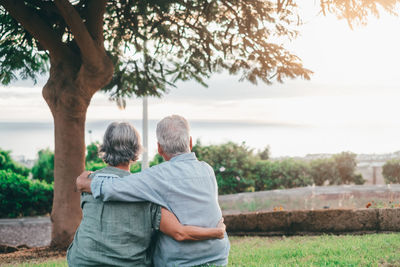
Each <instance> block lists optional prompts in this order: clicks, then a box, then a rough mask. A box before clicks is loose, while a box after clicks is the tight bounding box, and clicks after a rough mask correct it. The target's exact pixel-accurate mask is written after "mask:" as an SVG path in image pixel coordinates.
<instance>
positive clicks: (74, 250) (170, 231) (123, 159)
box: [67, 122, 225, 266]
mask: <svg viewBox="0 0 400 267" xmlns="http://www.w3.org/2000/svg"><path fill="white" fill-rule="evenodd" d="M140 150H141V144H140V140H139V134H138V132H137V131H136V129H135V128H134V127H133V126H132V125H131V124H129V123H125V122H114V123H112V124H111V125H110V126H109V127H108V128H107V130H106V133H105V135H104V140H103V145H102V146H101V150H100V152H102V153H103V160H104V162H106V163H107V164H108V166H107V167H105V168H103V169H101V170H98V171H96V172H95V173H94V174H104V175H109V174H114V175H117V176H119V177H121V178H122V177H125V176H127V175H129V174H130V172H129V170H130V165H131V164H132V163H133V162H135V161H136V160H137V159H138V155H139V153H140ZM94 174H93V175H94ZM81 208H82V212H83V218H82V221H81V224H80V226H79V228H78V229H77V231H76V233H75V237H74V240H73V242H72V243H71V245H70V247H69V248H68V252H67V260H68V264H69V266H151V265H152V245H154V244H155V241H154V238H155V235H156V232H157V231H158V230H161V231H162V232H163V233H164V234H167V235H169V236H171V237H172V238H174V239H175V240H177V241H183V240H204V239H212V238H223V237H224V232H225V225H224V224H223V223H222V222H220V223H219V224H218V227H217V228H201V227H195V226H182V225H181V224H180V223H179V222H178V220H177V219H176V217H175V215H173V214H172V213H171V212H169V211H168V210H166V209H164V208H161V207H160V206H158V205H155V204H153V203H150V202H135V203H128V202H103V201H101V200H99V199H97V200H96V199H94V198H93V197H92V195H91V194H87V193H82V197H81Z"/></svg>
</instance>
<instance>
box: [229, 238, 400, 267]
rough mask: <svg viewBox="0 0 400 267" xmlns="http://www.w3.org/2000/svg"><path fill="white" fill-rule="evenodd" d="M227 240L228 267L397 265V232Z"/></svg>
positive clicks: (399, 248) (399, 260)
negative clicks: (229, 242) (229, 250)
mask: <svg viewBox="0 0 400 267" xmlns="http://www.w3.org/2000/svg"><path fill="white" fill-rule="evenodd" d="M230 240H231V252H230V257H229V265H230V266H400V233H396V234H370V235H358V236H352V235H346V236H333V235H324V236H296V237H287V238H285V237H283V238H282V237H279V238H278V237H275V238H265V237H232V238H230Z"/></svg>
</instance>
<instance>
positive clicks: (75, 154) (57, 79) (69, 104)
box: [43, 54, 113, 248]
mask: <svg viewBox="0 0 400 267" xmlns="http://www.w3.org/2000/svg"><path fill="white" fill-rule="evenodd" d="M103 62H104V65H103V66H102V67H100V68H96V69H92V68H91V69H88V68H85V65H83V64H82V59H81V58H80V56H79V55H76V57H75V58H71V57H70V58H68V59H66V58H64V59H63V60H62V61H57V62H54V61H53V62H51V69H50V78H49V80H48V81H47V83H46V85H45V86H44V88H43V97H44V99H45V100H46V102H47V104H48V105H49V107H50V110H51V112H52V115H53V118H54V137H55V159H54V199H53V208H52V212H51V221H52V233H51V246H53V247H57V248H66V247H67V246H68V245H69V244H70V243H71V242H72V239H73V236H74V233H75V231H76V229H77V227H78V225H79V223H80V221H81V218H82V213H81V209H80V194H79V193H78V192H77V191H76V187H75V179H76V177H77V176H78V175H79V174H81V173H82V171H83V170H84V168H85V120H86V111H87V108H88V106H89V103H90V100H91V98H92V96H93V94H94V93H95V92H96V91H98V90H100V89H101V88H102V87H103V86H105V85H106V84H107V83H108V82H109V80H110V79H111V76H112V73H113V67H112V63H111V61H110V60H109V59H108V57H107V56H106V55H105V54H104V60H103Z"/></svg>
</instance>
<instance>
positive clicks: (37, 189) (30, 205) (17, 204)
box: [0, 170, 53, 218]
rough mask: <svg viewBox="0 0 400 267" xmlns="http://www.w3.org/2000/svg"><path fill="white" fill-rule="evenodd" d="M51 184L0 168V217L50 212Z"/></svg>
mask: <svg viewBox="0 0 400 267" xmlns="http://www.w3.org/2000/svg"><path fill="white" fill-rule="evenodd" d="M52 202H53V185H52V184H48V183H46V182H44V181H39V180H31V179H29V178H27V177H24V176H22V175H20V174H16V173H14V172H12V171H11V170H0V206H1V209H0V217H1V218H15V217H20V216H35V215H44V214H47V213H50V212H51V206H52Z"/></svg>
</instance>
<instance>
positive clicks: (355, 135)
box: [0, 120, 400, 160]
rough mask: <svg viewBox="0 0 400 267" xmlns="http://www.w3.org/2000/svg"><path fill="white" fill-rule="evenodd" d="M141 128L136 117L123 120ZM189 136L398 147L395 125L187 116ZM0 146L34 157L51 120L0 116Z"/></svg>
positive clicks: (275, 149)
mask: <svg viewBox="0 0 400 267" xmlns="http://www.w3.org/2000/svg"><path fill="white" fill-rule="evenodd" d="M128 121H129V122H131V123H132V124H133V125H134V126H135V127H136V128H137V130H138V131H139V133H142V121H141V120H128ZM111 122H112V121H111V120H93V121H88V122H87V123H86V128H85V132H86V137H85V142H86V144H89V143H91V142H94V141H99V142H101V140H102V138H103V134H104V132H105V130H106V128H107V126H108V125H109V124H110V123H111ZM156 124H157V120H149V131H148V134H149V146H148V153H149V156H150V157H152V156H154V155H155V154H156V153H157V152H156V148H157V141H156V134H155V129H156ZM190 127H191V135H192V137H193V141H194V142H201V143H202V144H203V145H210V144H222V143H226V142H230V141H232V142H235V143H238V144H241V143H244V145H246V146H247V147H249V148H251V149H254V150H255V151H257V150H262V149H264V148H265V147H267V146H268V147H269V148H270V152H271V156H272V157H285V156H289V157H302V156H306V155H307V154H322V153H339V152H342V151H351V152H354V153H367V154H368V153H391V152H395V151H399V150H400V138H398V136H400V127H393V128H391V129H389V128H381V127H364V128H360V127H351V126H346V127H345V126H343V127H338V126H323V127H322V126H313V125H293V124H279V123H276V124H271V123H260V122H244V121H211V120H204V121H203V120H194V121H190ZM0 148H1V149H3V150H10V151H11V154H12V156H13V157H14V158H18V159H21V158H22V159H24V160H34V159H35V158H36V157H37V152H38V151H39V150H40V149H44V148H50V149H52V150H54V127H53V123H52V122H0Z"/></svg>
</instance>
